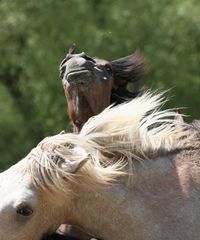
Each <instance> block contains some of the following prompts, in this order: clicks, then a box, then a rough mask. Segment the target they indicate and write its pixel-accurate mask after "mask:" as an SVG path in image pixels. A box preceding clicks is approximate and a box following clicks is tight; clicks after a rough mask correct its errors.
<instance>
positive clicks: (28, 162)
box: [0, 93, 200, 240]
mask: <svg viewBox="0 0 200 240" xmlns="http://www.w3.org/2000/svg"><path fill="white" fill-rule="evenodd" d="M162 101H163V97H162V96H161V95H159V94H156V95H152V94H150V93H147V94H145V95H143V96H141V97H138V98H135V99H134V100H132V101H131V102H129V103H125V104H122V105H119V106H116V107H113V108H109V109H106V110H104V111H103V112H102V113H100V114H99V115H97V116H95V117H93V118H91V119H90V120H89V121H88V122H87V123H86V124H85V125H84V126H83V128H82V130H81V132H80V133H79V134H59V135H55V136H52V137H48V138H46V139H44V140H43V141H41V142H40V143H39V144H38V145H37V146H36V147H35V148H34V149H32V150H31V152H30V153H29V154H28V155H27V156H26V157H25V158H24V159H23V160H21V161H20V162H18V163H17V164H16V165H14V166H12V167H11V168H10V169H8V170H7V171H5V172H3V173H1V174H0V199H1V200H0V239H1V240H8V239H9V240H38V239H40V240H41V239H43V238H44V237H46V236H47V235H49V234H50V233H51V232H53V231H55V229H56V228H57V227H58V226H59V225H60V224H61V223H63V222H68V223H70V224H73V225H77V226H80V227H81V228H83V229H86V230H87V231H88V232H89V233H91V234H92V235H94V236H98V237H99V238H102V239H105V240H108V239H110V240H115V239H125V240H133V239H137V240H147V239H148V240H168V239H176V240H198V239H199V235H200V203H199V199H200V133H199V131H197V130H196V129H195V128H194V127H192V126H189V125H187V124H185V123H184V122H177V120H176V115H177V113H176V112H173V111H170V110H163V111H161V110H160V106H161V105H162ZM177 125H182V127H177ZM76 146H78V147H76ZM83 216H84V217H83Z"/></svg>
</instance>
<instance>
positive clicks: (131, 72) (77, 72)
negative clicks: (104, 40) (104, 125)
mask: <svg viewBox="0 0 200 240" xmlns="http://www.w3.org/2000/svg"><path fill="white" fill-rule="evenodd" d="M144 72H145V66H144V63H143V58H142V57H141V55H140V54H139V53H138V52H136V53H134V54H132V55H130V56H127V57H124V58H121V59H117V60H114V61H111V62H109V61H107V60H104V59H98V58H92V57H90V56H88V55H86V54H85V53H84V52H82V53H79V54H75V53H74V49H70V50H69V53H68V54H67V55H66V57H65V59H64V60H63V61H62V63H61V64H60V78H61V79H62V83H63V87H64V91H65V96H66V98H67V103H68V114H69V117H70V119H71V121H72V123H73V127H74V131H75V132H79V131H80V130H81V128H82V126H83V124H84V123H85V122H86V121H87V120H88V119H89V118H90V117H91V116H94V115H96V114H98V113H100V112H101V111H102V110H104V109H105V108H106V107H108V106H109V105H110V104H112V103H117V104H118V103H120V102H123V101H125V100H127V99H128V98H134V97H135V96H136V95H137V94H138V93H137V92H133V93H132V92H130V91H128V90H127V89H126V87H127V84H128V82H132V83H133V82H135V81H137V80H138V79H139V78H140V77H141V76H142V75H143V74H144Z"/></svg>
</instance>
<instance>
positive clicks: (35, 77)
mask: <svg viewBox="0 0 200 240" xmlns="http://www.w3.org/2000/svg"><path fill="white" fill-rule="evenodd" d="M199 12H200V3H199V1H197V0H191V1H187V0H173V1H172V0H166V1H159V0H145V1H140V0H134V1H133V0H126V1H120V0H115V1H113V0H57V1H54V0H41V1H27V0H16V1H11V0H1V1H0V15H1V22H0V56H1V57H2V59H1V64H0V110H1V114H0V150H1V158H0V169H3V168H5V167H7V166H8V165H10V164H11V163H13V162H15V161H18V160H19V159H20V158H21V157H23V156H24V154H25V153H26V152H27V151H28V150H29V149H30V148H32V147H33V146H34V145H35V144H36V143H37V142H38V141H39V140H40V139H41V138H43V137H44V136H46V135H52V134H55V133H57V132H59V131H61V130H62V129H65V130H69V129H70V127H69V126H70V124H69V121H68V119H67V114H66V110H65V109H66V102H65V97H64V94H63V89H62V86H61V82H60V80H59V78H58V66H59V63H60V61H61V60H62V58H63V57H64V56H65V54H66V51H67V50H68V48H69V47H70V46H71V44H72V43H76V44H77V46H78V50H79V51H85V52H87V53H88V54H89V55H91V56H98V57H102V58H106V59H114V58H118V57H122V56H125V55H126V54H130V53H132V52H133V51H134V50H135V49H140V51H141V52H142V53H143V54H144V56H145V58H146V61H147V62H148V63H149V65H150V72H149V74H148V76H147V77H146V79H145V82H146V83H147V84H148V85H149V86H150V87H152V88H153V89H157V88H159V89H164V90H165V89H169V88H172V90H171V93H170V94H171V95H173V96H174V97H173V98H172V99H171V102H170V106H171V107H182V106H184V107H188V108H187V109H186V110H185V112H186V114H189V115H191V116H192V118H200V108H199V105H198V104H199V92H200V14H199ZM192 118H191V119H192Z"/></svg>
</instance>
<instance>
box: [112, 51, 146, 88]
mask: <svg viewBox="0 0 200 240" xmlns="http://www.w3.org/2000/svg"><path fill="white" fill-rule="evenodd" d="M111 66H112V70H113V75H114V84H115V87H116V88H118V87H122V86H125V85H126V84H127V83H128V82H135V81H137V80H139V79H140V78H141V77H142V76H143V75H144V74H145V73H146V72H147V65H146V64H145V63H144V58H143V56H142V55H141V54H140V53H139V52H138V51H136V52H135V53H133V54H131V55H129V56H126V57H123V58H120V59H117V60H114V61H112V62H111Z"/></svg>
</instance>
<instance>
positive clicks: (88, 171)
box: [29, 93, 200, 193]
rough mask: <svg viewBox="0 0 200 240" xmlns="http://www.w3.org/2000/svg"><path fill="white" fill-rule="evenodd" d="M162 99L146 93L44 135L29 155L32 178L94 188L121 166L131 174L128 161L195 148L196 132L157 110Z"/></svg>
mask: <svg viewBox="0 0 200 240" xmlns="http://www.w3.org/2000/svg"><path fill="white" fill-rule="evenodd" d="M164 101H165V100H164V97H163V95H162V94H151V93H146V94H144V95H143V96H141V97H138V98H136V99H134V100H132V101H130V102H128V103H124V104H121V105H119V106H115V107H109V108H107V109H105V110H104V111H103V112H102V113H100V114H99V115H97V116H94V117H92V118H91V119H89V120H88V122H87V123H86V124H85V125H84V126H83V128H82V130H81V132H80V133H79V134H58V135H55V136H52V137H48V138H45V139H44V140H42V141H41V142H40V143H39V144H38V146H37V147H36V148H35V149H33V150H32V151H31V153H30V155H29V156H30V161H29V162H30V170H31V174H32V177H33V180H34V182H35V183H36V184H37V185H39V186H40V187H42V188H44V189H47V188H49V189H51V190H52V191H53V190H56V189H57V190H58V191H64V192H65V193H68V192H67V189H66V187H65V184H66V181H68V182H69V181H71V182H78V183H79V184H83V185H84V184H85V185H87V186H90V187H91V188H95V187H96V185H98V184H100V185H101V184H109V183H110V182H112V181H113V180H116V179H117V178H118V176H120V175H122V174H126V173H127V170H129V171H131V173H132V174H134V172H133V171H132V170H131V169H132V166H133V164H134V160H138V159H143V160H145V159H146V158H149V159H151V158H153V157H157V156H158V155H159V154H165V153H168V152H170V151H174V150H181V149H184V148H195V147H199V146H200V141H199V139H198V140H197V137H198V136H197V133H196V131H191V129H190V128H191V127H189V126H188V125H187V124H185V123H183V122H179V121H178V120H176V116H177V113H176V112H175V111H173V110H160V108H161V106H162V105H163V102H164ZM177 126H178V127H177ZM77 162H80V163H81V164H80V168H79V169H78V170H77V169H75V168H74V165H76V163H77ZM127 166H129V167H130V169H129V167H127ZM94 186H95V187H94Z"/></svg>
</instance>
